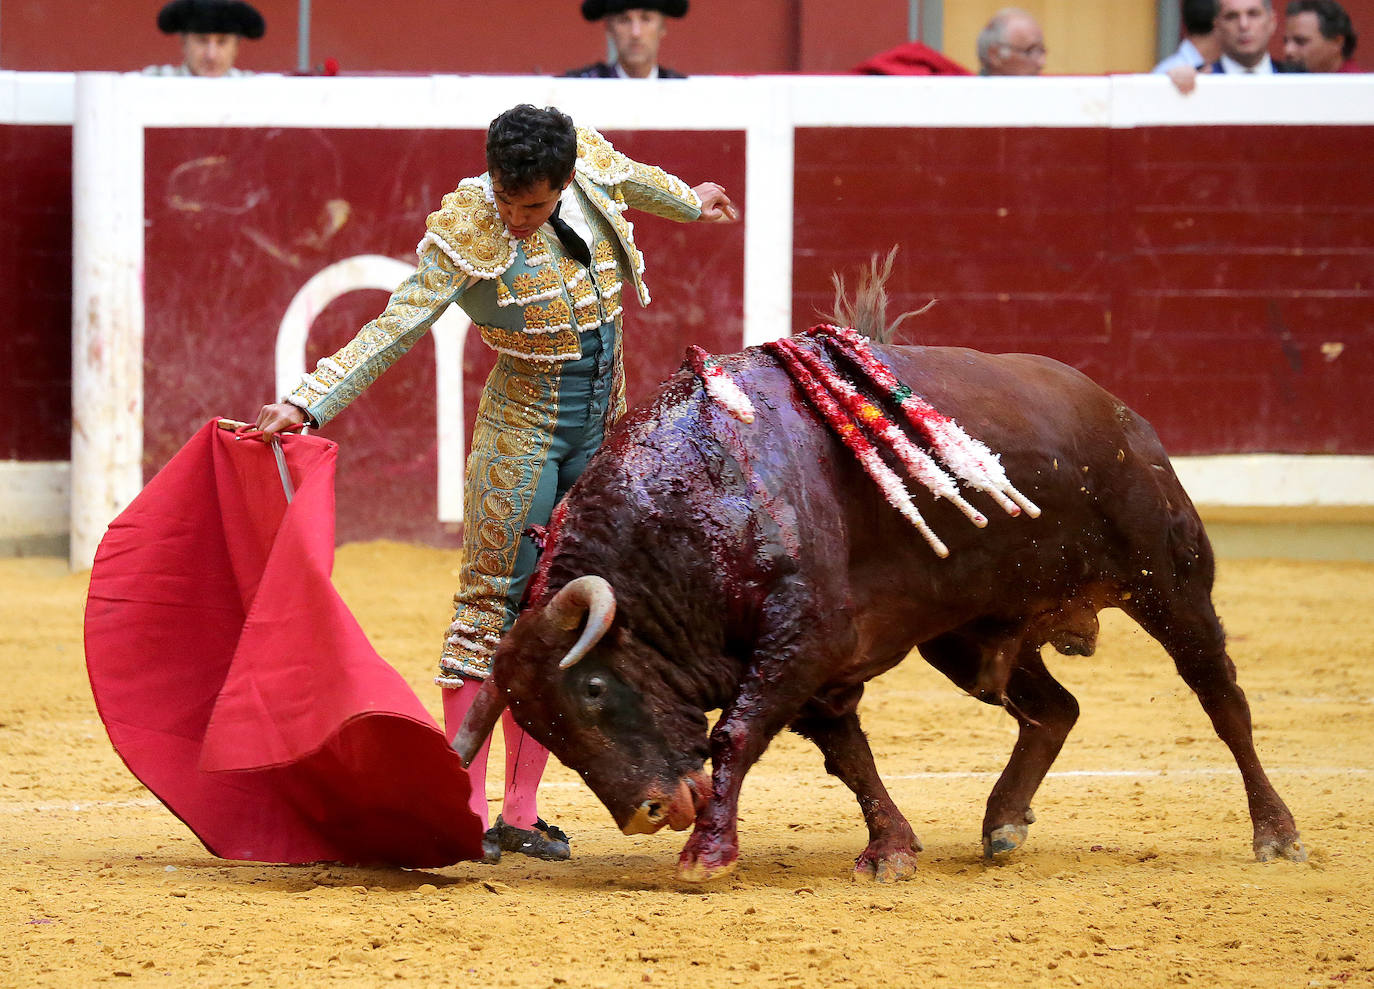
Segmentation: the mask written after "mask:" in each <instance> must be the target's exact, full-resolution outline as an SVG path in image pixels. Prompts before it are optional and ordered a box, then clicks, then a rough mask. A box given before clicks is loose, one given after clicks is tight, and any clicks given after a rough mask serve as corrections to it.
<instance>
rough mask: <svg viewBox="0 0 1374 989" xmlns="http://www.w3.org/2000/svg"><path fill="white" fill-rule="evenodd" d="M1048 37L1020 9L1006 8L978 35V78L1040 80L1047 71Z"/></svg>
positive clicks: (1033, 19)
mask: <svg viewBox="0 0 1374 989" xmlns="http://www.w3.org/2000/svg"><path fill="white" fill-rule="evenodd" d="M1045 54H1046V53H1045V35H1044V32H1042V31H1041V30H1040V25H1039V23H1037V22H1036V20H1035V18H1034V17H1032V16H1031V15H1030V13H1029V12H1027V11H1024V10H1022V9H1021V8H1020V7H1004V8H1003V9H1001V10H999V11H998V12H997V13H995V14H993V15H992V20H990V21H988V23H987V26H985V27H984V28H983V30H982V31H980V32H978V74H979V75H983V76H1038V75H1039V74H1040V73H1041V72H1043V71H1044V70H1045Z"/></svg>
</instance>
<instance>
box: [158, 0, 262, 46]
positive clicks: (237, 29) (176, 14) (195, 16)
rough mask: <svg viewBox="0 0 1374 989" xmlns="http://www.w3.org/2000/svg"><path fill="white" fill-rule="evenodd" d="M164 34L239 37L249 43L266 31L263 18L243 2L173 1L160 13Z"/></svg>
mask: <svg viewBox="0 0 1374 989" xmlns="http://www.w3.org/2000/svg"><path fill="white" fill-rule="evenodd" d="M157 29H158V30H159V31H161V32H162V33H163V34H238V35H242V36H243V37H245V38H247V39H249V40H250V41H253V40H256V39H257V38H261V37H262V35H263V32H265V31H266V30H267V22H266V21H264V20H263V19H262V15H261V14H259V13H258V12H257V10H255V9H254V8H253V7H252V6H250V5H249V4H246V3H244V2H243V0H172V2H171V3H169V4H168V5H167V6H165V7H163V8H162V10H160V11H158V15H157Z"/></svg>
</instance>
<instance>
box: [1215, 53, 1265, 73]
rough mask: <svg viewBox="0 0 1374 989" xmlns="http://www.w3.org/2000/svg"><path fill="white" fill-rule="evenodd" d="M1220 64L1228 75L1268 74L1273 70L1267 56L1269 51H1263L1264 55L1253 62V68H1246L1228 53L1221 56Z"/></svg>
mask: <svg viewBox="0 0 1374 989" xmlns="http://www.w3.org/2000/svg"><path fill="white" fill-rule="evenodd" d="M1221 66H1222V68H1223V69H1225V70H1226V74H1227V75H1228V76H1229V75H1238V76H1243V75H1269V74H1271V73H1272V72H1273V71H1274V63H1273V61H1272V60H1271V59H1270V58H1269V53H1268V52H1265V53H1264V57H1263V58H1262V59H1260V60H1259V61H1258V62H1256V63H1255V67H1254V68H1253V69H1247V68H1246V67H1245V66H1243V65H1241V64H1240V63H1239V62H1237V61H1236V60H1235V59H1234V58H1232V57H1231V56H1230V55H1223V56H1221Z"/></svg>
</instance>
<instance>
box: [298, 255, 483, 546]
mask: <svg viewBox="0 0 1374 989" xmlns="http://www.w3.org/2000/svg"><path fill="white" fill-rule="evenodd" d="M414 270H415V267H414V265H412V264H408V263H407V262H405V261H398V260H397V259H396V258H389V257H386V256H384V255H381V254H359V255H357V256H355V257H351V258H344V260H342V261H336V262H334V263H333V264H331V265H329V267H327V268H324V269H322V270H321V271H318V272H316V273H315V275H313V276H312V277H311V278H310V280H309V281H307V282H306V283H305V284H304V285H303V286H301V289H300V291H299V292H297V293H296V295H295V298H293V299H292V300H291V304H290V305H289V306H287V307H286V313H285V315H283V316H282V320H281V325H280V326H279V327H278V329H277V351H276V375H277V394H278V395H285V394H287V393H289V392H290V391H291V390H292V389H294V388H295V387H296V385H297V384H298V383H299V382H300V380H301V375H302V374H304V373H305V370H306V368H305V343H306V340H307V339H309V337H310V327H311V325H312V324H313V323H314V322H315V317H316V316H318V315H319V314H320V313H321V312H322V311H323V310H324V308H325V307H326V306H328V305H329V304H330V303H331V302H333V301H334V300H335V299H337V298H338V297H339V296H341V295H345V294H347V293H348V292H353V291H357V290H359V289H381V290H382V291H384V292H390V291H392V290H393V289H395V287H396V286H397V285H399V284H401V282H403V281H405V279H406V278H408V277H410V274H411V273H412V272H413V271H414ZM471 326H472V320H470V319H468V317H467V314H466V313H464V312H463V311H462V310H461V309H459V308H458V307H457V306H450V307H449V308H448V310H447V311H446V312H445V313H444V314H443V315H442V316H440V317H439V318H438V319H437V320H436V321H435V323H434V326H433V327H431V329H430V333H431V335H432V336H433V338H434V360H435V369H434V370H435V374H434V382H435V388H436V390H437V392H438V394H437V396H436V401H435V417H436V419H437V420H438V421H437V423H436V424H435V425H436V429H437V431H438V437H439V443H438V446H439V465H438V468H439V469H438V474H439V476H438V477H437V478H436V482H435V485H436V490H437V491H438V505H437V512H438V518H439V521H440V522H461V521H463V452H464V437H463V345H464V343H465V342H466V341H467V332H468V328H469V327H471Z"/></svg>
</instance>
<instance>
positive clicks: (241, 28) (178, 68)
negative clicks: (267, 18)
mask: <svg viewBox="0 0 1374 989" xmlns="http://www.w3.org/2000/svg"><path fill="white" fill-rule="evenodd" d="M157 27H158V30H159V31H161V32H162V33H163V34H179V35H181V53H182V62H181V64H180V65H150V66H148V67H147V68H146V69H144V70H143V72H144V74H145V75H154V76H205V77H207V78H212V79H213V78H219V77H221V76H246V75H251V74H252V73H250V72H246V71H244V70H243V69H236V68H234V60H235V59H236V58H238V54H239V39H240V38H248V39H249V40H250V41H255V40H257V39H258V38H261V37H262V36H263V33H264V32H265V31H266V30H267V24H266V22H264V21H263V19H262V15H261V14H259V13H258V12H257V11H256V10H255V9H253V7H251V6H249V5H248V4H247V3H245V2H244V0H172V2H171V3H169V4H167V6H165V7H163V8H162V10H161V11H160V12H159V13H158V15H157Z"/></svg>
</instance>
